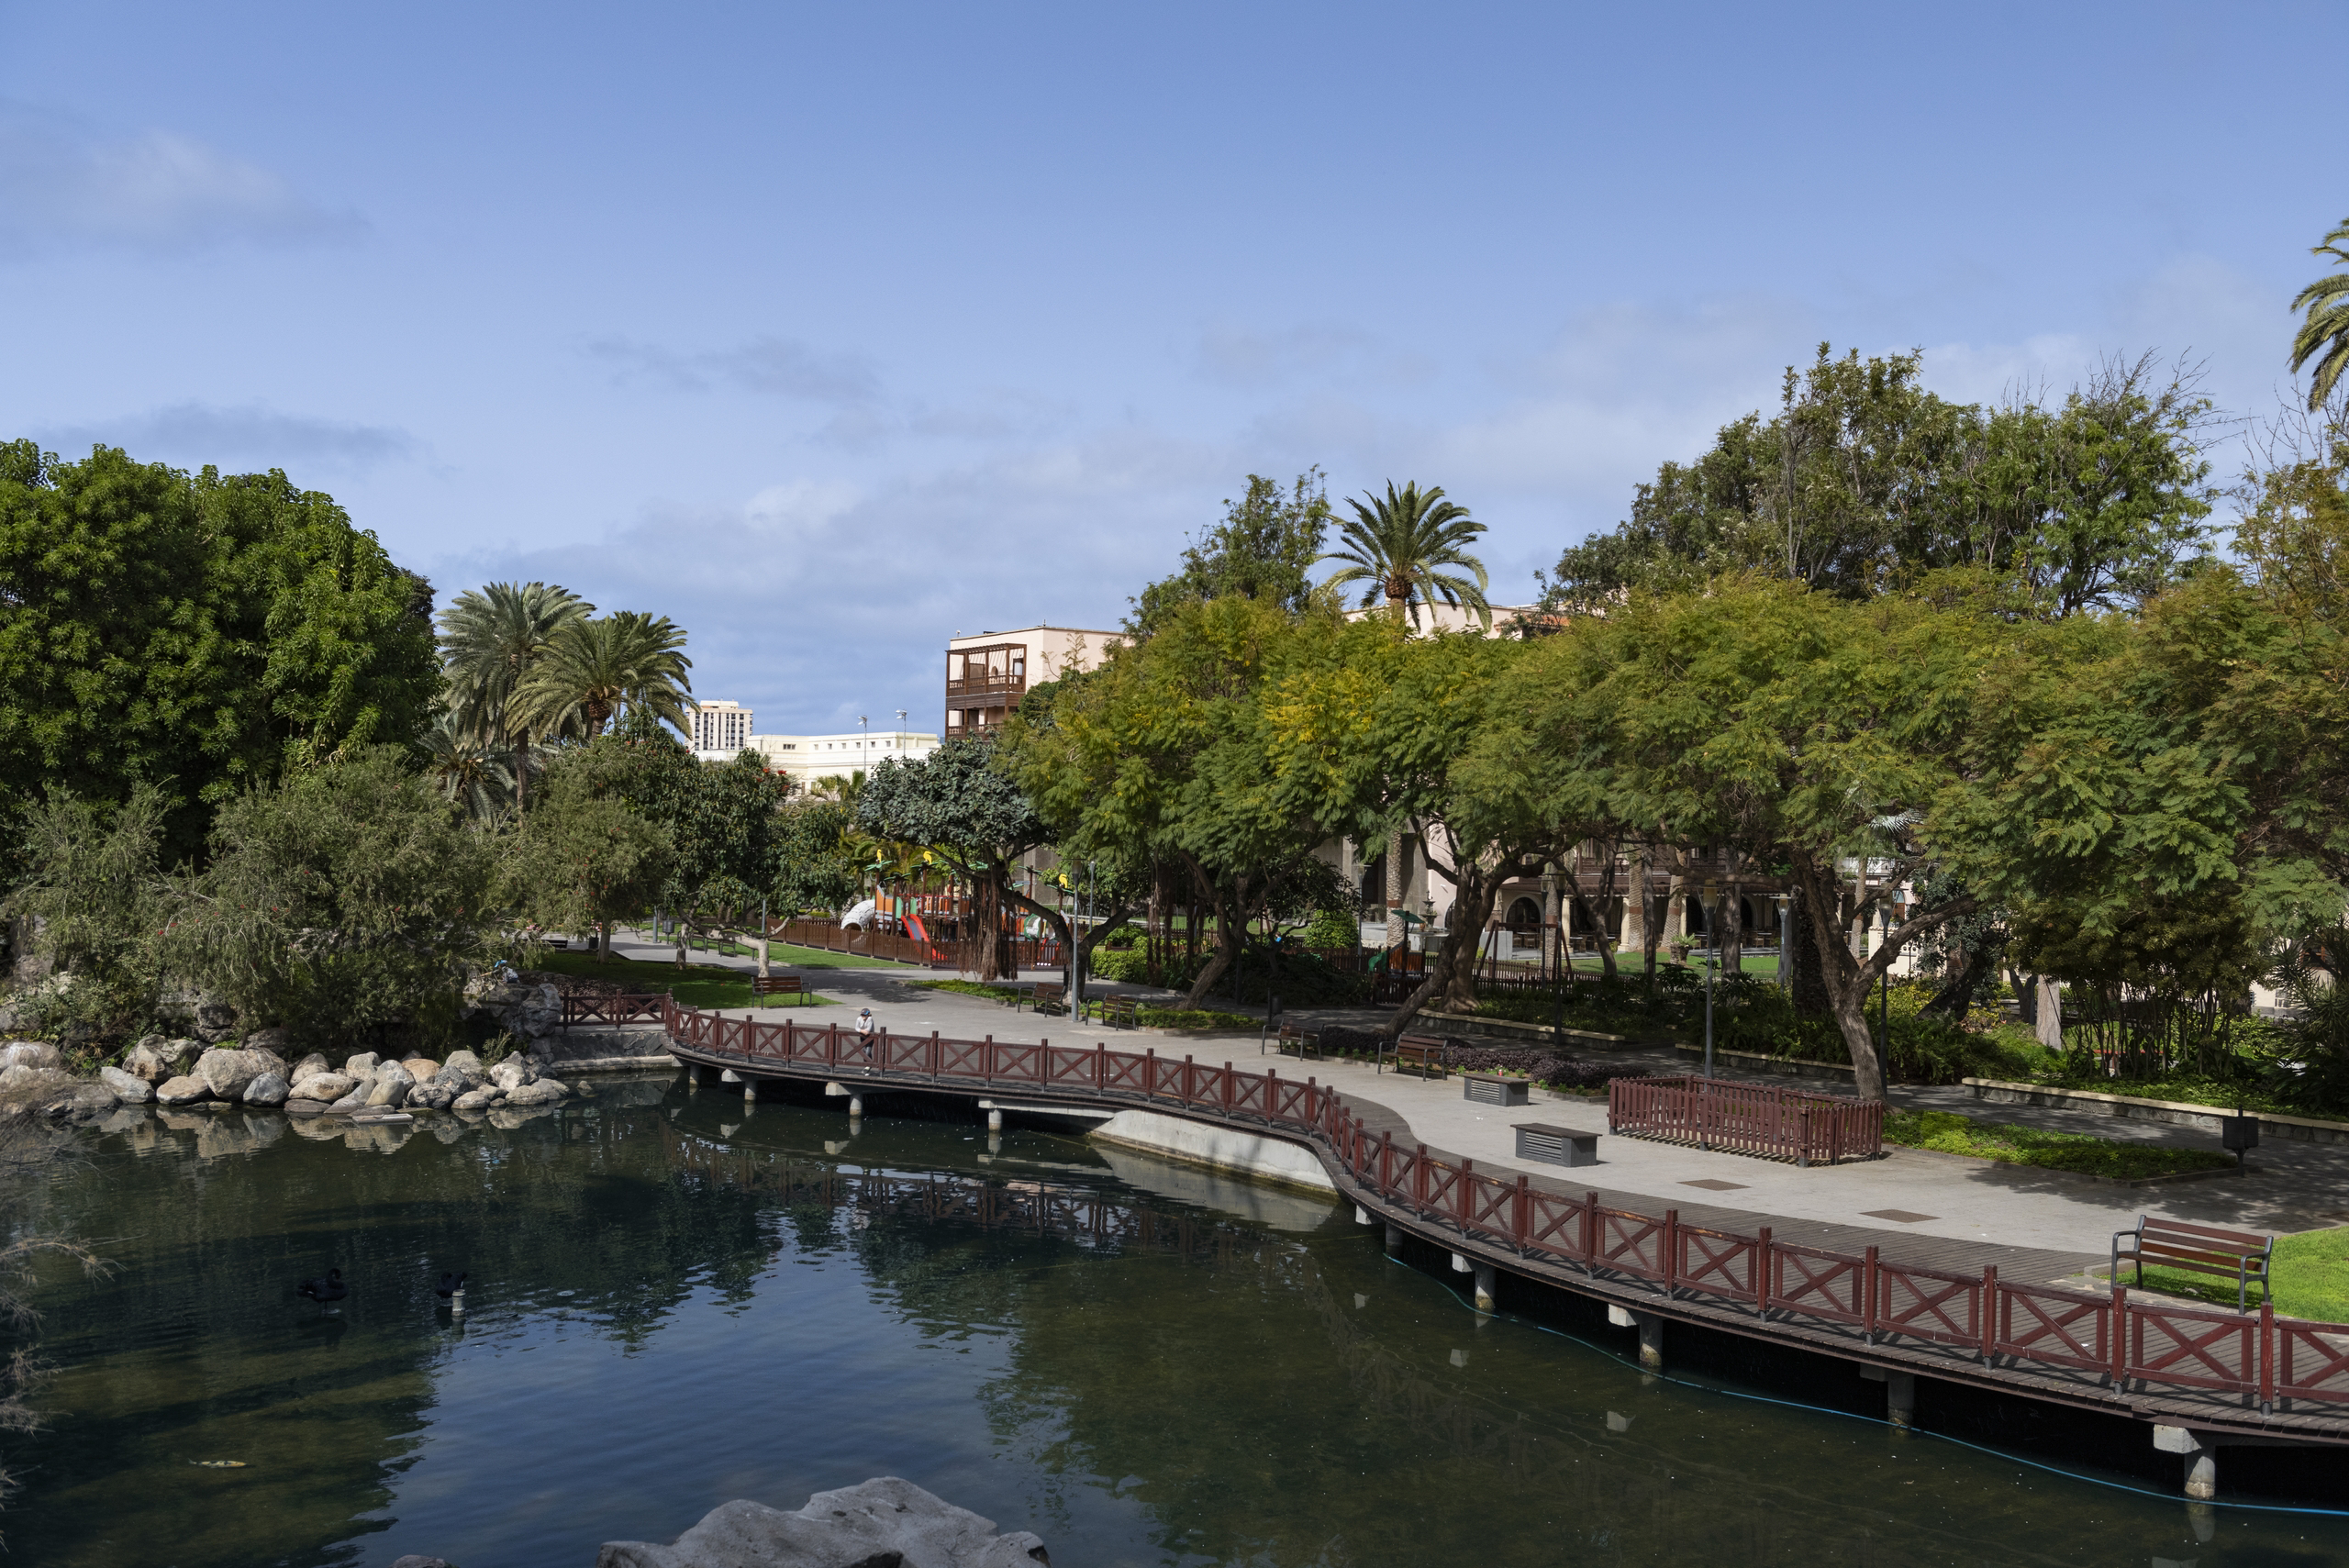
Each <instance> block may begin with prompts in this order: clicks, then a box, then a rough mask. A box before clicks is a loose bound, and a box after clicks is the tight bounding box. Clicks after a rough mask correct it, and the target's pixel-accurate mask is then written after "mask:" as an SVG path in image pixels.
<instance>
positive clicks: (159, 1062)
mask: <svg viewBox="0 0 2349 1568" xmlns="http://www.w3.org/2000/svg"><path fill="white" fill-rule="evenodd" d="M162 1038H163V1037H162V1036H161V1035H149V1036H148V1037H147V1039H146V1040H140V1041H139V1043H138V1044H137V1045H134V1046H132V1047H131V1048H130V1049H129V1050H128V1051H125V1052H124V1053H123V1058H122V1071H123V1072H125V1073H129V1074H130V1075H131V1076H132V1077H134V1078H137V1079H139V1081H140V1082H142V1083H145V1084H150V1085H152V1084H160V1083H161V1082H162V1081H163V1080H164V1079H166V1078H168V1077H170V1076H172V1074H173V1072H174V1071H175V1069H173V1066H172V1064H171V1062H168V1061H166V1060H165V1059H164V1057H163V1053H162V1052H161V1051H157V1050H156V1049H155V1044H161V1041H162ZM149 1041H153V1042H155V1044H150V1043H149Z"/></svg>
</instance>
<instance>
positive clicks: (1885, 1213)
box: [1860, 1208, 1941, 1225]
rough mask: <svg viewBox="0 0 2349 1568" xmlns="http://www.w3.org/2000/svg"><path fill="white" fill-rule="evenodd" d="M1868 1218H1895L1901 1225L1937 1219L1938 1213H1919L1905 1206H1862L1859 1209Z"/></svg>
mask: <svg viewBox="0 0 2349 1568" xmlns="http://www.w3.org/2000/svg"><path fill="white" fill-rule="evenodd" d="M1860 1212H1861V1213H1862V1214H1863V1215H1865V1217H1867V1218H1870V1219H1897V1220H1898V1221H1899V1222H1900V1223H1901V1224H1903V1225H1914V1224H1916V1223H1917V1221H1919V1220H1920V1219H1939V1218H1941V1216H1940V1215H1938V1214H1919V1213H1917V1212H1916V1211H1915V1210H1914V1209H1907V1208H1864V1209H1862V1210H1861V1211H1860Z"/></svg>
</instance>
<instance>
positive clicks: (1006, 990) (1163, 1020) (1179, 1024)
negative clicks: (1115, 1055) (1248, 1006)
mask: <svg viewBox="0 0 2349 1568" xmlns="http://www.w3.org/2000/svg"><path fill="white" fill-rule="evenodd" d="M914 984H917V985H920V986H924V987H927V988H928V989H930V990H932V991H952V992H954V993H955V994H956V995H963V996H986V997H990V998H992V999H993V1000H995V1001H997V1002H1008V1001H1010V1000H1011V999H1012V998H1013V997H1014V996H1019V995H1026V993H1025V992H1021V991H1015V990H1013V989H1012V988H1011V987H1010V986H1008V985H990V984H984V983H982V982H980V981H976V980H917V981H915V982H914ZM1134 1021H1135V1022H1137V1023H1139V1024H1140V1025H1141V1027H1142V1028H1144V1029H1262V1028H1263V1027H1264V1019H1262V1018H1248V1017H1246V1016H1244V1015H1243V1014H1240V1013H1222V1012H1217V1011H1216V1010H1214V1009H1213V1008H1210V1007H1187V1008H1186V1007H1152V1006H1140V1007H1137V1008H1135V1009H1134Z"/></svg>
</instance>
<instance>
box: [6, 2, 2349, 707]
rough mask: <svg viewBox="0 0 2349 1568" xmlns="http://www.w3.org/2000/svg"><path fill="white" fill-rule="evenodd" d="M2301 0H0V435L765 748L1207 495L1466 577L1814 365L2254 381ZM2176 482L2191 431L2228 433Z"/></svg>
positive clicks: (2307, 267)
mask: <svg viewBox="0 0 2349 1568" xmlns="http://www.w3.org/2000/svg"><path fill="white" fill-rule="evenodd" d="M2344 43H2349V7H2343V6H2338V5H2329V6H2327V5H2308V6H2261V5H2255V4H2254V5H2235V6H2223V7H2221V6H2208V5H2205V6H2162V5H2144V4H2138V5H2129V6H2119V5H2115V6H2097V5H2087V4H2079V5H2060V6H2049V5H2045V4H2039V5H2032V6H1968V7H1964V8H1951V7H1943V6H1933V7H1927V6H1883V5H1873V6H1776V7H1765V6H1752V5H1736V6H1730V5H1723V6H1636V7H1631V6H1606V7H1601V6H1573V5H1565V4H1552V5H1548V6H1508V5H1477V6H1419V7H1408V6H1390V5H1379V4H1370V3H1355V4H1348V5H1304V4H1298V5H1278V4H1274V5H1267V4H1263V3H1261V0H1260V3H1258V4H1253V5H1245V6H1223V5H1216V4H1208V3H1198V0H1195V3H1194V4H1191V5H1187V6H1163V7H1143V6H1099V5H1093V6H1051V5H998V6H970V5H967V4H964V5H925V4H903V5H896V6H789V5H760V6H750V5H742V6H712V5H693V4H682V3H680V4H671V5H667V6H603V5H596V4H591V3H573V4H569V5H564V6H550V5H540V6H496V5H483V4H479V3H476V4H473V5H467V6H443V5H438V4H433V3H430V0H412V3H411V4H408V5H406V6H396V7H373V8H362V7H337V6H316V5H301V6H295V5H242V4H235V3H215V4H210V5H206V6H185V5H181V4H172V5H163V4H153V5H140V4H109V3H107V0H78V3H76V4H72V5H62V4H20V3H15V0H0V313H4V314H0V319H5V321H6V334H5V337H0V439H8V438H14V437H18V436H30V437H33V438H34V439H38V440H39V442H40V443H41V444H42V446H43V447H44V448H46V449H49V450H55V451H57V452H59V453H61V455H64V456H67V457H73V456H79V455H86V453H87V451H88V450H89V448H90V447H91V446H92V444H94V443H101V442H102V443H106V444H108V445H117V446H121V447H124V448H125V449H127V450H128V451H129V452H130V453H131V454H132V455H133V456H135V457H139V458H140V459H143V460H147V461H158V462H170V463H172V464H174V465H176V466H182V467H187V468H195V467H200V466H202V465H204V464H206V463H213V464H217V465H218V466H219V467H220V468H222V469H223V470H224V471H228V472H247V471H254V470H261V469H267V468H273V467H274V468H283V469H284V471H285V472H286V473H288V474H289V475H291V476H292V477H293V478H294V480H295V482H296V483H298V484H302V485H304V486H306V487H307V488H312V489H318V490H324V491H328V492H329V493H331V494H332V495H334V496H335V497H336V498H337V499H338V500H340V502H341V503H342V504H343V505H344V506H346V507H347V508H348V509H349V511H350V513H351V517H352V518H353V520H354V521H355V522H356V523H357V524H358V525H359V526H361V527H362V528H368V529H370V530H372V531H373V533H374V534H375V535H376V537H377V538H379V539H381V540H382V541H383V543H384V547H385V548H386V549H387V550H389V551H390V552H391V554H392V555H393V557H394V558H395V560H397V561H398V562H400V563H401V564H402V565H404V566H406V567H408V568H409V569H411V570H414V571H417V572H420V573H424V574H425V575H426V576H428V577H429V579H430V580H431V581H432V583H433V584H435V586H436V588H437V589H438V590H439V591H440V596H441V600H442V602H443V603H446V601H447V600H448V598H449V597H450V596H451V595H454V594H455V593H458V592H461V591H462V590H463V589H465V588H467V587H471V586H473V585H476V584H481V583H484V582H490V581H497V580H504V579H525V580H528V579H540V580H545V581H550V582H558V583H561V584H564V585H565V586H567V587H569V588H571V589H573V591H574V592H577V593H580V594H582V595H585V596H586V597H587V598H589V599H591V600H593V601H594V602H595V603H596V605H598V606H601V607H603V608H605V609H623V608H625V609H636V610H642V611H648V612H651V613H654V614H660V615H666V616H669V617H672V618H673V619H674V620H675V621H676V622H678V623H679V624H680V625H681V626H683V627H685V628H686V629H687V631H688V633H689V636H690V643H689V651H690V653H691V656H692V658H693V660H694V671H693V676H694V690H695V693H696V695H698V696H701V697H703V698H706V699H707V698H725V699H729V700H733V701H736V702H740V703H743V704H745V705H747V706H751V707H753V708H754V709H755V710H756V712H757V715H758V723H757V728H758V729H759V730H760V731H761V732H762V733H784V732H811V731H827V730H839V729H853V728H855V726H856V720H857V717H858V716H860V715H864V716H868V717H871V718H873V719H874V721H875V723H874V728H882V727H884V726H885V725H893V724H894V722H895V715H896V710H897V709H900V708H903V709H906V710H907V712H908V715H909V718H908V723H909V724H910V725H911V727H912V728H917V729H928V730H932V731H935V730H936V729H938V728H940V726H941V723H942V719H943V715H942V712H941V710H942V707H943V681H944V659H943V650H944V647H945V644H946V639H948V638H950V637H952V636H954V635H956V634H957V633H977V632H981V631H992V630H1000V629H1005V628H1014V627H1020V626H1028V625H1033V624H1035V623H1037V622H1039V621H1043V622H1049V623H1051V624H1053V625H1058V626H1078V627H1097V628H1114V627H1116V626H1117V625H1118V624H1119V620H1120V618H1121V617H1123V615H1124V614H1125V613H1126V611H1127V609H1128V598H1129V596H1130V595H1133V594H1136V593H1138V592H1139V591H1140V589H1141V585H1142V584H1143V583H1145V582H1147V581H1149V580H1150V579H1152V578H1154V577H1158V576H1163V575H1164V574H1165V573H1167V572H1169V571H1170V570H1172V569H1173V567H1174V565H1175V561H1176V558H1177V556H1178V554H1179V552H1180V550H1181V549H1182V547H1183V544H1184V543H1185V541H1186V538H1187V537H1188V536H1190V535H1192V534H1194V533H1196V532H1197V531H1198V530H1200V529H1202V528H1208V527H1210V526H1212V525H1213V524H1214V523H1215V522H1216V521H1217V519H1218V518H1219V517H1220V516H1221V514H1222V509H1223V503H1224V501H1225V500H1226V499H1227V498H1229V497H1232V496H1236V495H1240V494H1241V493H1242V491H1243V490H1244V488H1245V484H1246V478H1247V475H1248V474H1250V473H1264V474H1269V475H1273V476H1275V477H1277V478H1280V479H1283V480H1285V481H1286V480H1287V479H1289V478H1291V477H1293V476H1295V475H1296V474H1297V473H1300V472H1302V471H1304V470H1306V469H1308V468H1309V467H1312V466H1316V465H1318V466H1319V468H1320V469H1321V470H1322V471H1323V472H1324V473H1326V474H1327V475H1328V479H1329V484H1330V494H1331V495H1332V497H1333V498H1334V499H1340V500H1341V501H1342V498H1343V497H1345V496H1349V495H1362V494H1364V492H1366V491H1370V490H1373V489H1377V488H1381V487H1383V486H1384V485H1385V484H1386V482H1388V481H1389V480H1394V481H1398V482H1399V481H1405V480H1416V481H1418V482H1419V483H1420V484H1423V485H1424V484H1440V485H1442V487H1443V488H1444V490H1445V491H1446V493H1447V494H1448V495H1450V496H1451V497H1452V498H1453V499H1454V500H1456V501H1458V502H1460V503H1462V504H1464V505H1465V506H1468V507H1469V508H1470V509H1471V511H1472V512H1473V513H1474V514H1475V517H1477V518H1478V519H1479V520H1480V521H1482V522H1484V523H1486V525H1488V527H1489V529H1490V531H1489V532H1488V533H1487V534H1486V536H1485V538H1484V539H1483V540H1482V541H1481V544H1482V547H1483V554H1484V559H1485V561H1486V564H1487V566H1488V567H1489V568H1490V569H1491V573H1492V578H1493V589H1492V593H1493V598H1494V600H1495V602H1496V603H1512V602H1522V601H1523V600H1525V599H1527V598H1530V597H1531V596H1532V595H1533V594H1534V592H1535V588H1534V576H1533V574H1534V573H1535V572H1536V571H1537V570H1538V569H1540V568H1542V567H1546V566H1548V565H1550V564H1552V563H1553V562H1555V560H1556V559H1557V556H1558V553H1559V551H1560V550H1562V549H1564V547H1566V546H1568V545H1571V544H1573V543H1575V542H1577V541H1578V540H1580V539H1583V538H1585V537H1586V536H1587V535H1589V534H1590V533H1592V532H1594V531H1599V530H1604V529H1606V528H1610V527H1612V526H1613V525H1614V524H1615V523H1616V522H1617V521H1618V520H1620V518H1621V517H1622V516H1623V515H1624V512H1625V510H1626V508H1627V506H1628V504H1629V502H1630V499H1631V494H1632V489H1633V486H1635V485H1636V484H1638V483H1639V482H1640V481H1641V480H1642V478H1643V477H1646V476H1649V475H1651V474H1653V473H1654V471H1655V468H1656V466H1657V465H1658V464H1659V463H1661V462H1665V461H1667V460H1675V459H1677V460H1686V459H1687V458H1690V457H1692V456H1694V455H1695V454H1696V453H1697V452H1698V451H1699V450H1702V449H1703V448H1704V446H1705V445H1706V444H1707V442H1708V440H1709V437H1710V435H1711V433H1712V432H1713V431H1714V430H1715V429H1717V428H1719V427H1720V426H1721V425H1722V424H1724V423H1726V422H1728V421H1730V420H1731V419H1734V418H1736V417H1738V416H1740V415H1742V414H1743V413H1745V412H1747V411H1749V410H1752V409H1754V408H1766V407H1769V406H1775V403H1776V398H1777V395H1778V392H1777V389H1778V385H1779V381H1780V377H1781V375H1782V373H1783V371H1784V369H1785V367H1786V366H1787V365H1789V364H1795V363H1801V362H1805V361H1809V358H1810V357H1811V355H1812V354H1813V352H1814V351H1815V350H1816V346H1817V345H1818V344H1819V343H1820V342H1822V341H1825V342H1831V343H1832V344H1833V345H1835V347H1836V349H1837V350H1839V351H1841V350H1847V349H1853V348H1856V349H1858V350H1861V351H1863V352H1864V353H1871V354H1873V353H1885V352H1891V351H1898V350H1911V349H1916V350H1922V351H1923V353H1924V364H1925V371H1924V379H1925V382H1926V384H1928V385H1929V386H1931V387H1932V389H1933V390H1935V391H1938V392H1940V393H1942V394H1943V395H1947V396H1952V397H1957V398H1962V399H1965V400H1968V401H1973V400H1989V399H1995V398H1998V397H1999V396H2001V395H2004V394H2006V393H2007V392H2008V391H2009V389H2011V388H2015V387H2033V388H2037V387H2043V388H2045V389H2047V390H2048V391H2049V392H2050V393H2052V394H2054V395H2060V394H2061V393H2062V391H2063V390H2064V389H2065V388H2066V387H2068V386H2070V385H2071V384H2074V383H2075V382H2076V381H2078V380H2079V379H2081V378H2082V377H2083V376H2084V375H2085V374H2087V373H2090V372H2092V371H2093V369H2094V368H2095V367H2096V365H2097V364H2098V363H2099V361H2102V360H2103V359H2105V358H2106V357H2108V356H2110V355H2115V354H2120V355H2127V356H2130V357H2134V356H2135V355H2137V354H2140V353H2143V352H2145V351H2148V350H2151V351H2154V352H2156V353H2158V354H2160V355H2161V356H2163V357H2164V359H2165V360H2176V359H2178V358H2179V357H2181V356H2183V357H2185V358H2187V359H2188V360H2190V361H2194V362H2199V363H2200V364H2201V365H2202V366H2203V367H2204V376H2205V382H2204V384H2205V387H2206V389H2207V390H2208V392H2209V393H2210V395H2212V396H2213V397H2214V398H2216V399H2217V400H2218V402H2219V403H2220V404H2221V406H2222V407H2224V408H2226V409H2228V410H2230V411H2232V412H2235V413H2237V414H2241V415H2246V416H2259V415H2266V414H2269V413H2272V412H2273V411H2274V410H2275V409H2276V407H2277V402H2278V399H2279V397H2283V396H2288V395H2289V393H2290V388H2289V382H2288V373H2287V365H2286V355H2287V351H2288V343H2289V339H2290V332H2291V328H2292V325H2293V319H2294V318H2293V317H2292V316H2291V315H2290V313H2289V311H2288V305H2289V302H2290V299H2291V297H2292V295H2294V294H2295V293H2297V292H2298V291H2299V288H2300V287H2301V286H2302V285H2304V284H2307V283H2309V282H2310V281H2311V280H2312V279H2314V278H2315V277H2317V276H2318V275H2320V274H2321V272H2323V271H2324V263H2323V262H2321V261H2319V260H2317V259H2315V258H2312V257H2311V256H2310V254H2309V248H2310V246H2312V245H2314V244H2316V243H2317V242H2319V241H2320V240H2321V239H2322V238H2323V237H2324V235H2325V233H2326V232H2327V231H2328V230H2329V229H2331V228H2333V227H2334V226H2335V225H2337V224H2339V223H2341V222H2342V221H2343V214H2344V213H2345V212H2349V190H2344V189H2343V185H2342V183H2341V181H2340V179H2339V177H2338V175H2337V174H2336V175H2335V176H2332V177H2324V176H2322V175H2321V171H2320V170H2318V168H2317V167H2316V165H2317V164H2318V163H2319V162H2323V163H2325V164H2326V165H2327V166H2336V165H2337V159H2336V158H2335V157H2334V156H2333V153H2332V150H2333V148H2334V145H2335V143H2336V141H2337V135H2338V114H2337V109H2336V107H2335V106H2334V105H2333V104H2332V94H2331V93H2330V92H2329V91H2328V90H2327V89H2325V88H2324V87H2323V85H2322V80H2323V79H2321V77H2319V76H2317V75H2311V74H2310V72H2308V71H2306V70H2305V69H2304V67H2303V63H2302V62H2304V61H2311V60H2315V61H2321V60H2324V59H2337V58H2340V56H2341V55H2342V53H2343V45H2344ZM2221 458H2222V462H2233V461H2235V460H2234V459H2233V458H2232V456H2230V455H2228V454H2223V453H2222V454H2221Z"/></svg>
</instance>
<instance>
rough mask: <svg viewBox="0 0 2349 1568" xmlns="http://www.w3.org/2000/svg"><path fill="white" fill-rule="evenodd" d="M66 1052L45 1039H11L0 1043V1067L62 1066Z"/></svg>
mask: <svg viewBox="0 0 2349 1568" xmlns="http://www.w3.org/2000/svg"><path fill="white" fill-rule="evenodd" d="M64 1065H65V1053H64V1052H62V1051H59V1050H58V1049H57V1047H55V1046H53V1045H51V1044H50V1042H49V1041H47V1040H11V1041H10V1042H9V1043H8V1044H6V1045H0V1067H62V1066H64Z"/></svg>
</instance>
